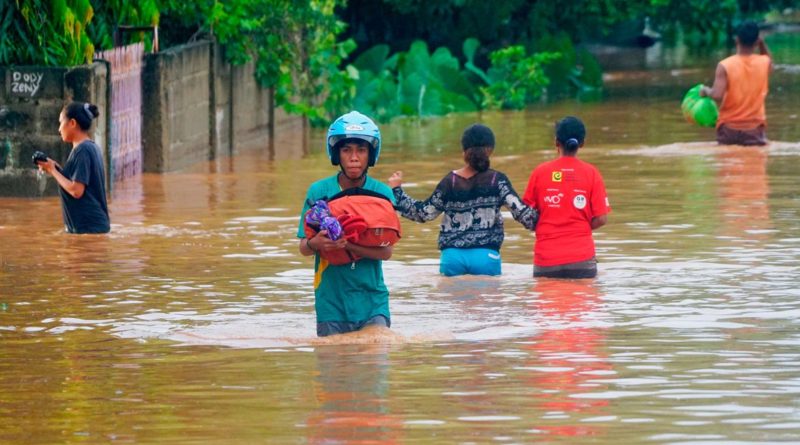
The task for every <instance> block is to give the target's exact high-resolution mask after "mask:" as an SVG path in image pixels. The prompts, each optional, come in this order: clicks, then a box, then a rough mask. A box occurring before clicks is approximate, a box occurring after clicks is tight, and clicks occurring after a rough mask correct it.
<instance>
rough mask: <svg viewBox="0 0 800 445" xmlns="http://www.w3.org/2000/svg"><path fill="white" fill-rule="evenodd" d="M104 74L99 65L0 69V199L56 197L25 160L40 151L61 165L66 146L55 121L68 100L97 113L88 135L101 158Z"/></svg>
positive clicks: (104, 133)
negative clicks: (95, 108) (87, 104)
mask: <svg viewBox="0 0 800 445" xmlns="http://www.w3.org/2000/svg"><path fill="white" fill-rule="evenodd" d="M107 74H108V72H107V69H106V66H105V65H104V64H102V63H95V64H93V65H84V66H78V67H73V68H54V67H37V66H24V67H0V80H2V81H3V86H2V89H0V196H41V195H43V194H54V193H56V192H57V188H56V187H57V185H56V183H55V181H53V180H52V179H50V180H48V178H49V177H48V176H47V175H44V174H41V175H40V174H37V170H38V169H37V168H36V166H34V165H33V163H32V162H31V156H32V154H33V152H34V151H36V150H41V151H43V152H45V153H46V154H47V155H48V156H49V157H51V158H53V159H55V160H56V161H58V162H59V163H60V164H62V165H63V164H64V162H66V160H67V156H69V152H70V150H71V146H70V145H69V144H66V143H64V142H62V141H61V137H60V136H59V134H58V125H59V124H58V117H59V114H60V113H61V110H62V108H63V107H64V105H65V104H66V103H68V102H69V101H71V100H77V101H82V102H91V103H93V104H95V105H97V106H98V108H99V109H100V116H99V117H98V119H97V120H96V121H95V125H94V127H93V131H92V134H91V136H92V138H93V139H94V140H95V142H97V143H98V145H99V146H100V147H101V148H103V150H104V153H103V155H104V156H107V153H105V151H106V149H107V141H108V139H107V134H108V113H106V110H108V103H107V94H106V93H107V91H106V88H107V81H106V78H107Z"/></svg>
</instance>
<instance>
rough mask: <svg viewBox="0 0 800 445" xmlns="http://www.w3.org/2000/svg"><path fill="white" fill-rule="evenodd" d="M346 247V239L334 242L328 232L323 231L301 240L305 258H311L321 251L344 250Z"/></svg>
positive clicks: (300, 245)
mask: <svg viewBox="0 0 800 445" xmlns="http://www.w3.org/2000/svg"><path fill="white" fill-rule="evenodd" d="M346 245H347V241H346V240H345V239H344V238H342V239H339V240H336V241H333V240H331V239H330V238H328V232H327V231H326V230H321V231H320V232H319V233H317V234H316V235H314V236H313V237H311V238H300V244H299V249H300V253H301V254H302V255H303V256H311V255H315V254H316V253H318V252H320V251H327V250H337V249H344V248H345V246H346Z"/></svg>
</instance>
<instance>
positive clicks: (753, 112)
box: [717, 54, 771, 130]
mask: <svg viewBox="0 0 800 445" xmlns="http://www.w3.org/2000/svg"><path fill="white" fill-rule="evenodd" d="M770 63H771V62H770V58H769V57H768V56H765V55H761V54H750V55H746V56H743V55H739V54H736V55H733V56H730V57H728V58H726V59H725V60H723V61H722V62H720V64H721V65H722V66H723V67H725V74H726V77H727V78H728V89H727V91H726V92H725V97H724V98H723V99H722V105H721V106H720V108H719V117H718V118H717V128H719V126H720V125H722V124H725V125H726V126H727V127H730V128H734V129H736V130H749V129H752V128H756V127H758V126H761V125H766V124H767V114H766V112H765V110H764V100H765V99H766V97H767V89H768V87H769V68H770Z"/></svg>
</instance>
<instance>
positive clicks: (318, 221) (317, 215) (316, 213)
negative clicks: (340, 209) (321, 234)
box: [306, 200, 342, 241]
mask: <svg viewBox="0 0 800 445" xmlns="http://www.w3.org/2000/svg"><path fill="white" fill-rule="evenodd" d="M306 224H308V225H309V226H310V227H312V228H313V229H315V230H317V231H321V230H327V231H328V238H330V239H331V240H333V241H336V240H338V239H339V238H341V237H342V225H341V224H339V220H338V219H336V218H335V217H334V216H332V215H331V210H330V208H329V207H328V203H327V202H325V201H323V200H319V201H317V202H315V203H314V205H313V206H311V209H309V211H308V213H306Z"/></svg>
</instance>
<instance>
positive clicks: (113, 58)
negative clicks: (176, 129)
mask: <svg viewBox="0 0 800 445" xmlns="http://www.w3.org/2000/svg"><path fill="white" fill-rule="evenodd" d="M143 56H144V44H142V43H136V44H133V45H128V46H123V47H119V48H114V49H110V50H107V51H103V52H99V53H97V55H96V58H98V59H103V60H107V61H108V62H109V63H110V64H111V110H110V112H111V153H110V160H109V162H108V164H109V172H108V174H109V176H110V179H111V180H110V182H111V184H112V186H113V183H115V182H117V181H120V180H123V179H126V178H130V177H132V176H136V175H138V174H140V173H141V172H142V66H143Z"/></svg>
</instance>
